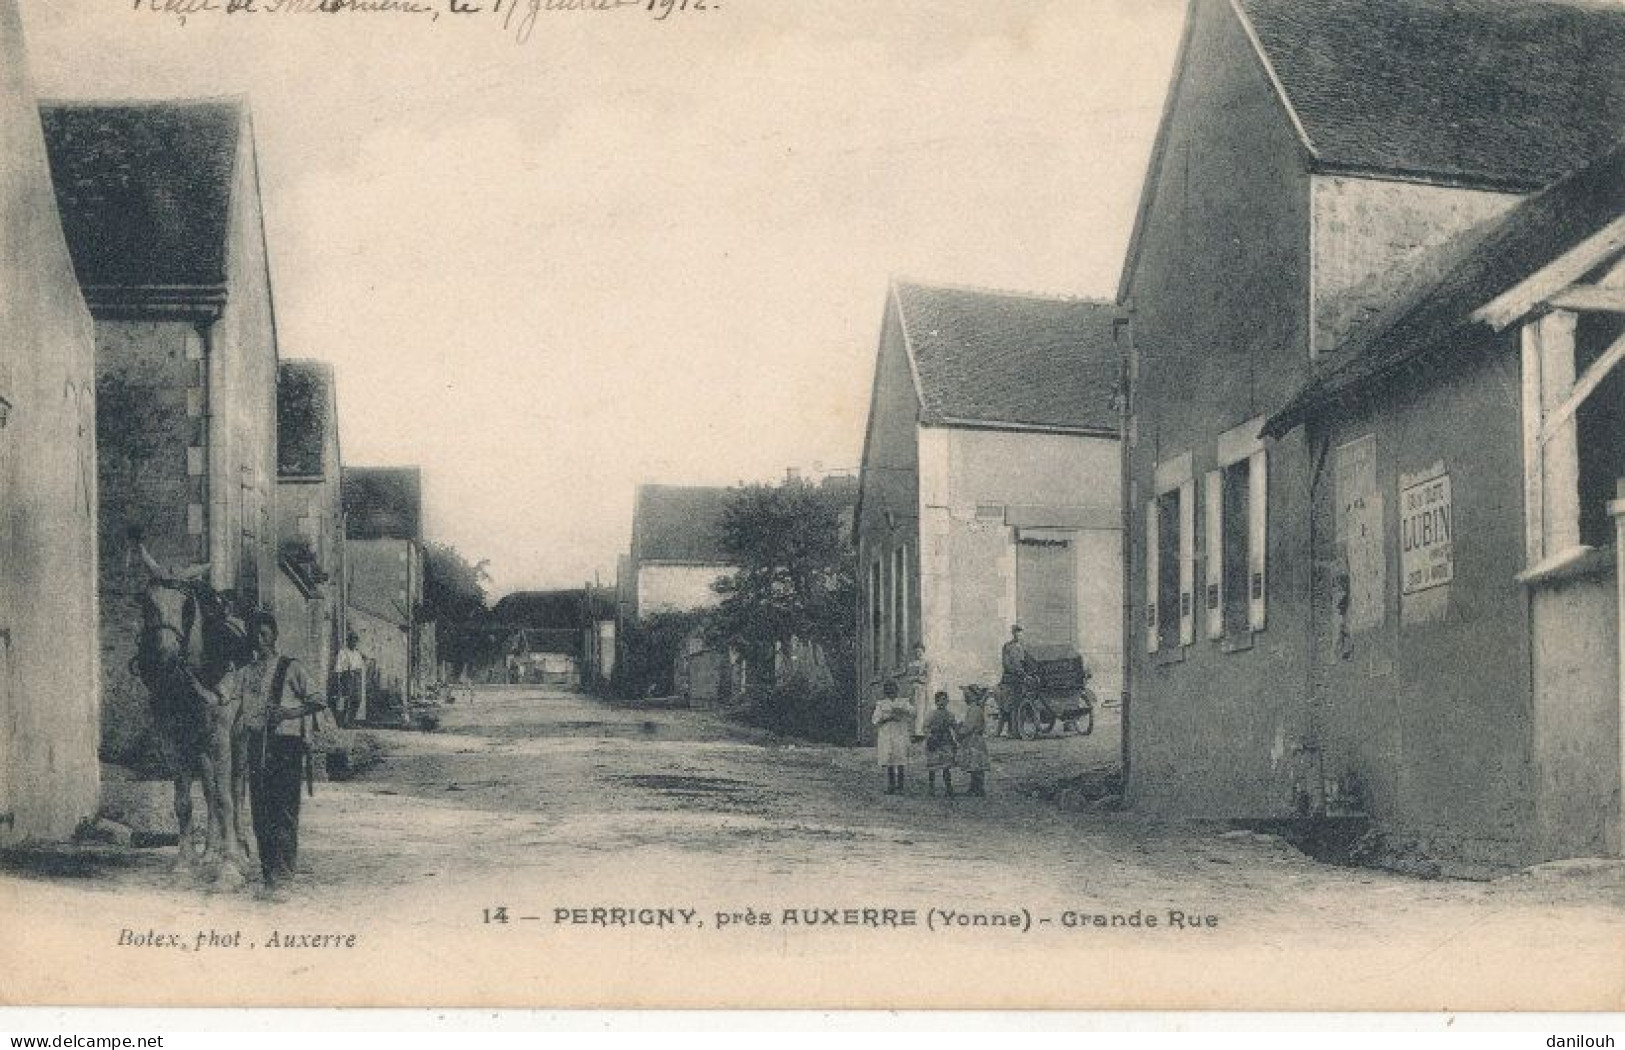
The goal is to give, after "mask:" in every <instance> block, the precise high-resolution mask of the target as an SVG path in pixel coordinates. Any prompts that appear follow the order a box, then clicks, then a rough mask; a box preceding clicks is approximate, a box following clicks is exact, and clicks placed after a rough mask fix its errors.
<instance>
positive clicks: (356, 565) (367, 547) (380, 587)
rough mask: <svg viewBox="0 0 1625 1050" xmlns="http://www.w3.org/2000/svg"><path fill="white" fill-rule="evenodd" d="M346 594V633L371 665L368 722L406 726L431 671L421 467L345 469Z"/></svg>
mask: <svg viewBox="0 0 1625 1050" xmlns="http://www.w3.org/2000/svg"><path fill="white" fill-rule="evenodd" d="M342 485H343V489H342V499H343V506H344V530H345V531H344V534H345V542H344V560H345V573H346V578H345V593H346V601H347V603H348V607H347V609H346V618H347V621H348V624H347V626H348V629H349V630H351V631H354V632H355V633H356V634H357V635H359V636H360V638H361V645H360V648H361V654H362V655H363V656H364V657H365V658H366V661H367V701H368V709H367V711H366V715H365V717H366V718H367V720H369V721H396V722H399V721H405V720H406V718H407V714H408V710H409V703H410V699H411V698H412V697H413V696H415V695H416V694H417V691H418V690H419V689H421V688H422V685H423V682H424V681H425V679H426V678H427V677H429V676H431V675H432V671H425V669H424V668H423V666H422V661H423V659H424V657H425V656H426V655H427V654H426V652H425V649H424V647H425V642H424V640H423V635H424V634H425V633H426V632H425V629H424V628H425V626H426V625H424V624H422V623H420V616H419V613H420V608H421V606H422V603H423V526H422V522H423V503H422V500H423V480H422V476H421V474H420V472H419V470H418V468H417V467H345V468H343V482H342Z"/></svg>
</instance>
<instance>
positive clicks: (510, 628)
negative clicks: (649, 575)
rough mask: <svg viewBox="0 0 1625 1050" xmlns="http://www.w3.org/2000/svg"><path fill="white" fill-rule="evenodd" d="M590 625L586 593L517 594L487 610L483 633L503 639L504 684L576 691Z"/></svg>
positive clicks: (590, 637)
mask: <svg viewBox="0 0 1625 1050" xmlns="http://www.w3.org/2000/svg"><path fill="white" fill-rule="evenodd" d="M592 623H593V621H592V618H591V614H590V609H589V606H588V604H587V591H586V590H584V589H580V588H578V589H574V590H558V591H515V592H513V593H512V594H507V595H504V596H503V597H502V598H501V599H499V600H498V601H497V603H496V605H495V606H493V607H492V608H491V614H490V616H489V617H488V618H487V621H486V629H487V630H490V629H495V630H497V631H499V632H500V633H501V635H502V637H503V639H504V641H503V644H502V656H503V660H504V667H505V677H506V679H507V680H508V681H510V682H514V683H521V682H523V683H540V684H544V685H554V686H559V687H561V688H565V689H578V688H580V687H581V685H582V682H583V677H584V675H585V673H586V665H587V655H588V652H589V646H590V645H591V641H592V633H593V632H592V630H591V628H592Z"/></svg>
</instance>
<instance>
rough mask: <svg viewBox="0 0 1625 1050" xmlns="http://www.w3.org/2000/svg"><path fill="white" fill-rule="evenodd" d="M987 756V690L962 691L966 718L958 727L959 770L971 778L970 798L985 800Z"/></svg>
mask: <svg viewBox="0 0 1625 1050" xmlns="http://www.w3.org/2000/svg"><path fill="white" fill-rule="evenodd" d="M992 766H993V763H992V762H991V761H990V760H989V759H988V754H987V690H985V689H983V688H981V687H980V686H966V687H965V718H964V720H963V721H961V722H960V723H959V768H960V769H963V770H964V771H965V772H967V773H969V774H970V790H969V791H967V792H965V794H967V795H970V796H971V797H972V798H986V797H987V791H986V789H985V788H984V787H983V784H982V778H983V777H985V776H986V775H987V771H988V770H989V769H990V768H992Z"/></svg>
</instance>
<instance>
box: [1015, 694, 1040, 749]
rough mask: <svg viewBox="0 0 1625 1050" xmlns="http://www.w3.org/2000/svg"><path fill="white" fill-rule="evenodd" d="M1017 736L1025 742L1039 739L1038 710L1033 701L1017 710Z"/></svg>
mask: <svg viewBox="0 0 1625 1050" xmlns="http://www.w3.org/2000/svg"><path fill="white" fill-rule="evenodd" d="M1016 735H1017V736H1019V737H1021V739H1023V740H1037V739H1038V709H1037V708H1035V707H1033V705H1032V702H1031V701H1028V702H1026V703H1024V704H1022V705H1021V706H1020V707H1019V708H1017V709H1016Z"/></svg>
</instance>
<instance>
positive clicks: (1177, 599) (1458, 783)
mask: <svg viewBox="0 0 1625 1050" xmlns="http://www.w3.org/2000/svg"><path fill="white" fill-rule="evenodd" d="M1621 112H1625V12H1622V11H1621V10H1620V9H1619V8H1617V7H1613V8H1610V7H1607V6H1605V5H1591V4H1582V3H1561V2H1554V3H1542V4H1521V5H1520V4H1484V5H1475V6H1471V7H1463V6H1461V5H1458V4H1454V3H1448V2H1446V0H1407V2H1405V3H1402V4H1401V3H1381V4H1371V3H1368V2H1364V0H1193V2H1192V3H1191V5H1190V8H1189V12H1188V15H1187V22H1186V27H1185V35H1184V39H1183V41H1182V44H1181V47H1180V54H1179V57H1178V59H1177V61H1176V67H1175V72H1174V78H1173V83H1172V85H1171V87H1170V92H1169V96H1168V100H1167V104H1166V108H1165V112H1164V115H1163V120H1162V125H1161V128H1160V129H1159V132H1158V135H1157V140H1156V144H1155V146H1154V149H1153V154H1152V159H1151V165H1150V171H1149V173H1148V175H1147V180H1146V183H1145V188H1144V192H1143V194H1142V197H1141V202H1140V208H1139V212H1138V215H1137V218H1136V224H1135V229H1134V233H1133V236H1132V239H1131V242H1130V248H1129V253H1128V258H1127V260H1126V262H1125V266H1124V271H1123V277H1122V282H1121V285H1120V288H1119V299H1120V301H1121V302H1122V303H1124V304H1125V305H1126V306H1128V307H1130V308H1131V310H1132V336H1131V340H1130V345H1129V348H1128V370H1129V375H1130V380H1131V389H1132V400H1131V404H1130V407H1129V418H1128V423H1127V426H1126V431H1125V433H1126V439H1127V440H1126V446H1127V447H1126V448H1125V463H1126V471H1127V475H1128V482H1129V503H1128V513H1127V517H1128V521H1129V533H1128V534H1129V535H1130V536H1131V537H1132V538H1133V544H1132V545H1133V557H1132V558H1131V559H1130V562H1129V602H1130V604H1129V615H1128V624H1129V632H1130V644H1129V650H1130V652H1131V654H1132V666H1131V667H1130V706H1129V709H1128V712H1127V715H1126V718H1125V726H1126V729H1125V732H1126V735H1127V745H1126V754H1127V758H1128V793H1129V795H1128V797H1129V801H1130V803H1131V804H1132V805H1134V806H1136V807H1138V808H1141V809H1143V810H1147V811H1151V812H1163V813H1173V814H1180V815H1187V816H1201V817H1227V818H1251V819H1270V818H1282V817H1292V816H1305V815H1316V814H1319V815H1326V816H1337V815H1340V814H1348V815H1360V816H1369V817H1370V818H1372V819H1373V820H1375V822H1376V824H1377V827H1378V828H1379V829H1381V830H1383V831H1384V832H1386V833H1388V834H1390V835H1393V836H1395V837H1404V838H1407V839H1408V840H1409V841H1411V842H1412V843H1414V844H1416V845H1418V847H1419V848H1421V849H1424V850H1427V851H1429V852H1431V853H1434V854H1436V855H1438V856H1442V857H1455V858H1460V859H1461V860H1462V861H1463V862H1471V861H1474V860H1482V861H1484V862H1487V863H1492V862H1495V861H1498V860H1518V859H1522V858H1524V857H1527V856H1530V855H1531V849H1530V847H1529V844H1530V842H1531V839H1530V837H1529V830H1530V824H1529V819H1528V811H1529V808H1530V800H1531V798H1532V790H1531V783H1532V782H1531V780H1530V777H1531V776H1532V775H1533V770H1532V767H1531V766H1530V765H1529V754H1528V749H1527V748H1525V749H1522V750H1521V751H1520V750H1519V749H1517V748H1515V747H1513V746H1512V745H1511V744H1509V742H1508V741H1509V736H1508V734H1509V732H1510V733H1512V734H1514V735H1515V734H1516V733H1517V732H1518V731H1519V730H1518V729H1516V728H1515V727H1516V726H1517V725H1518V724H1522V725H1524V726H1525V727H1528V726H1529V725H1531V724H1532V721H1531V714H1530V699H1529V693H1528V689H1527V687H1525V688H1524V689H1521V690H1519V689H1505V690H1502V689H1499V688H1497V686H1498V685H1499V684H1501V683H1506V682H1510V681H1511V680H1512V679H1513V678H1515V677H1516V673H1515V668H1516V666H1517V665H1518V663H1519V661H1520V660H1522V661H1525V666H1526V668H1527V659H1528V656H1527V644H1525V646H1524V647H1523V650H1522V655H1520V652H1521V650H1520V647H1519V646H1518V645H1517V644H1515V643H1514V639H1516V638H1517V637H1519V636H1520V633H1521V635H1522V636H1523V637H1525V638H1527V637H1528V632H1527V630H1523V628H1522V627H1520V625H1521V624H1523V623H1524V617H1525V616H1526V615H1527V613H1526V612H1523V611H1521V610H1523V609H1524V607H1525V606H1526V605H1527V604H1528V601H1529V600H1530V599H1529V595H1531V594H1534V593H1535V592H1534V591H1529V592H1525V591H1523V590H1521V589H1520V587H1519V585H1518V584H1517V583H1516V581H1514V580H1513V579H1512V578H1511V576H1510V575H1508V576H1507V577H1506V578H1505V579H1502V578H1499V577H1495V576H1494V574H1493V571H1492V570H1490V569H1489V568H1488V567H1487V566H1481V565H1480V564H1478V559H1479V558H1481V557H1503V556H1506V557H1507V558H1508V560H1507V561H1506V565H1507V566H1510V565H1511V564H1512V562H1511V560H1510V556H1508V555H1505V554H1504V551H1505V549H1506V539H1507V537H1508V536H1516V535H1517V534H1518V530H1519V528H1520V525H1521V522H1522V521H1523V513H1522V511H1521V509H1520V508H1521V505H1522V496H1521V490H1522V482H1521V481H1520V480H1518V479H1519V470H1520V467H1519V458H1518V457H1519V456H1520V454H1521V452H1520V450H1521V449H1522V448H1523V445H1522V438H1521V437H1520V438H1519V441H1518V442H1516V443H1514V444H1513V445H1510V446H1508V445H1506V444H1505V443H1504V442H1503V441H1502V440H1501V435H1500V434H1499V433H1498V432H1499V431H1501V430H1505V429H1507V428H1511V430H1512V432H1515V433H1519V434H1521V429H1520V428H1521V426H1522V424H1521V423H1518V422H1517V421H1516V416H1517V412H1516V404H1517V399H1518V390H1519V378H1518V372H1517V370H1516V368H1514V370H1513V371H1511V372H1508V373H1503V375H1502V379H1503V380H1505V382H1504V383H1503V382H1498V381H1494V380H1490V379H1486V378H1485V377H1486V376H1487V375H1488V374H1489V373H1487V372H1484V371H1483V368H1486V367H1491V366H1488V365H1482V366H1480V365H1475V366H1474V367H1473V368H1471V369H1464V370H1463V371H1462V374H1460V375H1458V376H1455V377H1452V378H1450V379H1449V380H1448V381H1437V382H1434V385H1432V386H1428V387H1424V386H1422V385H1421V384H1420V383H1418V384H1417V385H1416V386H1415V388H1414V389H1413V390H1412V391H1411V392H1409V393H1401V392H1394V393H1392V394H1390V395H1384V396H1385V397H1391V398H1392V400H1390V401H1388V402H1385V403H1382V404H1374V405H1373V406H1371V408H1370V409H1369V412H1370V415H1369V417H1368V418H1366V419H1364V420H1363V421H1362V420H1361V418H1359V417H1360V413H1359V412H1358V411H1351V412H1350V416H1351V418H1349V419H1347V420H1343V421H1339V422H1337V423H1333V422H1331V421H1329V420H1328V421H1327V423H1326V425H1324V426H1320V425H1317V426H1312V427H1297V428H1293V429H1290V430H1288V429H1284V428H1283V427H1281V426H1276V427H1273V428H1271V429H1270V431H1269V433H1268V434H1264V433H1262V431H1263V430H1264V424H1265V422H1266V421H1267V420H1268V419H1269V418H1270V417H1271V416H1273V415H1275V414H1276V413H1278V412H1280V411H1281V410H1282V409H1283V408H1284V407H1285V406H1287V405H1288V404H1289V403H1290V402H1291V401H1292V400H1293V398H1294V397H1295V396H1297V395H1298V393H1299V391H1300V390H1301V389H1302V388H1303V387H1304V386H1305V384H1306V383H1307V382H1309V381H1310V379H1311V378H1312V377H1313V376H1316V375H1318V374H1319V373H1320V372H1321V371H1322V370H1323V369H1326V368H1328V367H1332V366H1333V363H1334V362H1335V361H1337V360H1340V357H1341V354H1340V349H1339V348H1341V347H1343V346H1344V345H1345V343H1346V341H1347V339H1348V337H1349V334H1350V333H1351V332H1354V331H1358V330H1362V329H1364V328H1366V327H1367V326H1368V325H1370V324H1371V323H1373V320H1374V318H1377V317H1379V316H1381V315H1383V314H1384V312H1385V311H1387V310H1389V309H1391V308H1392V307H1393V304H1394V303H1395V302H1396V301H1399V300H1402V299H1405V298H1406V297H1407V296H1409V295H1412V294H1414V292H1415V289H1416V288H1417V286H1418V285H1421V284H1425V283H1426V282H1427V281H1428V280H1429V279H1430V277H1433V276H1436V275H1437V274H1438V273H1440V272H1441V268H1442V267H1445V266H1447V265H1449V264H1450V262H1451V261H1452V260H1453V259H1457V258H1459V257H1460V256H1461V254H1462V253H1464V252H1466V251H1467V250H1468V246H1469V245H1470V243H1471V242H1472V238H1473V236H1474V235H1473V234H1472V233H1469V232H1468V231H1473V230H1475V229H1476V230H1484V229H1489V228H1491V227H1489V226H1486V225H1485V224H1487V223H1493V222H1494V221H1496V220H1498V219H1501V218H1503V217H1505V216H1507V214H1508V213H1509V212H1510V211H1511V210H1512V209H1513V208H1514V207H1515V206H1516V205H1517V204H1518V202H1519V201H1520V200H1521V199H1523V198H1524V197H1525V196H1526V195H1528V194H1529V193H1532V192H1535V191H1537V190H1539V189H1541V188H1542V187H1544V186H1547V185H1549V184H1550V183H1552V182H1553V181H1555V180H1556V179H1558V178H1560V177H1562V176H1563V175H1564V174H1565V173H1567V172H1570V171H1573V170H1574V169H1577V168H1579V167H1581V166H1583V165H1584V164H1585V163H1586V162H1587V161H1589V160H1591V159H1592V158H1595V157H1597V156H1599V155H1600V154H1602V153H1604V152H1605V151H1606V150H1608V149H1609V148H1610V146H1611V145H1612V138H1613V136H1615V135H1617V134H1618V130H1619V120H1618V116H1619V114H1620V113H1621ZM1464 235H1465V236H1464ZM1537 254H1538V253H1537ZM1529 265H1530V266H1531V268H1538V267H1539V265H1540V261H1539V260H1533V261H1530V263H1529ZM1491 358H1496V355H1488V357H1486V359H1485V360H1486V361H1487V360H1489V359H1491ZM1497 359H1498V358H1497ZM1504 363H1505V362H1504V361H1503V364H1504ZM1513 363H1514V365H1516V361H1515V360H1514V362H1513ZM1475 384H1476V385H1475ZM1424 396H1426V397H1428V398H1431V399H1432V400H1431V402H1430V403H1429V404H1428V405H1426V406H1421V405H1419V404H1417V403H1415V402H1412V401H1408V400H1407V398H1412V397H1414V398H1422V397H1424ZM1509 397H1510V398H1512V399H1513V401H1512V402H1511V408H1512V412H1511V415H1509V414H1508V407H1509V403H1508V401H1507V398H1509ZM1402 420H1403V422H1402ZM1362 426H1363V427H1364V428H1365V432H1360V428H1361V427H1362ZM1395 428H1398V429H1395ZM1367 432H1368V433H1369V435H1370V436H1372V437H1373V439H1374V442H1375V445H1374V447H1373V445H1371V444H1362V443H1361V440H1362V439H1363V438H1364V437H1365V436H1366V434H1367ZM1334 439H1335V443H1336V444H1335V447H1334V444H1329V443H1330V442H1334ZM1344 446H1351V447H1344ZM1501 456H1505V457H1508V458H1506V459H1505V460H1504V461H1502V460H1500V459H1498V458H1494V457H1501ZM1441 481H1442V484H1439V482H1441ZM1430 485H1431V486H1433V487H1432V488H1429V486H1430ZM1429 492H1432V493H1435V494H1439V493H1443V494H1444V499H1445V500H1446V502H1451V505H1452V506H1453V512H1454V514H1455V516H1456V518H1457V520H1471V521H1473V522H1474V528H1475V530H1477V533H1476V535H1475V537H1474V541H1475V542H1474V549H1473V553H1472V554H1471V555H1470V556H1469V555H1468V554H1467V547H1466V546H1465V545H1463V543H1462V540H1463V539H1464V538H1463V537H1461V536H1460V535H1459V534H1457V544H1456V549H1457V550H1458V551H1459V552H1460V557H1461V559H1462V560H1460V561H1458V562H1457V563H1456V564H1455V566H1454V570H1453V571H1454V572H1455V573H1457V574H1458V575H1457V576H1456V581H1455V582H1453V583H1452V584H1451V585H1450V586H1449V587H1448V588H1445V587H1442V586H1440V587H1424V588H1423V589H1422V591H1419V592H1415V593H1411V592H1409V591H1404V590H1400V589H1401V588H1405V587H1410V586H1412V585H1411V584H1407V583H1406V582H1405V580H1404V579H1402V578H1401V577H1402V572H1409V571H1416V572H1423V573H1432V572H1433V571H1434V569H1433V568H1428V569H1426V570H1424V569H1423V568H1422V567H1421V566H1420V565H1419V564H1415V563H1413V562H1414V560H1413V559H1412V558H1411V557H1409V556H1407V557H1406V558H1401V557H1400V553H1401V552H1400V551H1399V548H1398V545H1390V544H1389V543H1388V542H1387V541H1388V539H1389V538H1391V534H1392V531H1393V529H1394V528H1397V527H1399V526H1397V525H1395V522H1396V521H1398V520H1399V518H1398V516H1399V515H1400V514H1401V513H1402V510H1403V506H1404V502H1405V501H1406V500H1408V499H1416V498H1420V499H1422V500H1423V501H1424V502H1425V501H1426V500H1427V499H1428V498H1429V496H1428V495H1427V493H1429ZM1339 493H1341V495H1339ZM1418 493H1422V495H1421V496H1418ZM1379 497H1380V498H1379ZM1345 498H1347V499H1348V500H1351V501H1352V504H1351V506H1350V507H1348V508H1345V509H1344V510H1343V511H1341V512H1339V511H1337V510H1336V508H1335V507H1334V503H1335V501H1338V500H1343V499H1345ZM1452 501H1453V502H1452ZM1353 504H1358V506H1354V505H1353ZM1447 513H1448V512H1447ZM1351 533H1352V535H1353V536H1354V537H1356V538H1357V541H1356V539H1351ZM1379 539H1380V540H1381V545H1380V546H1379ZM1520 544H1521V540H1520ZM1428 546H1431V547H1433V548H1434V549H1435V550H1437V541H1436V539H1435V541H1434V542H1433V543H1431V544H1428ZM1495 551H1503V553H1502V554H1492V553H1490V552H1495ZM1439 556H1440V557H1442V555H1439ZM1469 557H1470V559H1471V561H1470V562H1469V560H1468V559H1469ZM1350 561H1357V562H1359V563H1360V566H1359V567H1358V568H1352V569H1351V567H1350V565H1349V562H1350ZM1518 561H1519V563H1522V562H1523V559H1521V558H1520V559H1518ZM1441 571H1442V572H1444V573H1446V574H1448V573H1449V572H1450V571H1452V570H1450V569H1443V570H1441ZM1440 582H1442V580H1441V581H1440ZM1396 591H1397V593H1393V592H1396ZM1427 591H1431V592H1432V593H1424V592H1427ZM1402 595H1403V596H1404V597H1403V600H1402V597H1401V596H1402ZM1424 609H1425V610H1426V611H1425V612H1424ZM1452 625H1453V626H1452ZM1468 625H1474V626H1472V627H1469V626H1468ZM1469 637H1471V638H1474V639H1477V640H1476V641H1474V642H1473V643H1472V644H1468V643H1467V639H1468V638H1469ZM1452 638H1453V639H1454V641H1450V640H1447V639H1452ZM1378 639H1383V641H1381V642H1380V643H1379V642H1378V641H1377V640H1378ZM1434 643H1437V647H1436V648H1434V647H1433V646H1434ZM1457 643H1459V644H1457ZM1351 647H1352V648H1351ZM1401 649H1403V650H1404V654H1403V655H1401V653H1400V650H1401ZM1344 651H1347V652H1348V653H1349V655H1348V657H1347V658H1345V657H1344V656H1343V655H1342V653H1343V652H1344ZM1422 661H1426V662H1427V663H1428V664H1429V667H1428V668H1427V669H1426V670H1424V669H1423V668H1422V667H1420V662H1422ZM1354 675H1358V676H1360V681H1359V683H1358V688H1356V687H1355V685H1354V682H1353V680H1352V678H1351V677H1350V676H1354ZM1355 693H1360V694H1361V695H1362V697H1363V699H1362V700H1361V702H1360V704H1359V705H1357V706H1351V705H1352V701H1350V702H1349V703H1348V704H1345V705H1344V706H1343V707H1342V708H1341V709H1339V710H1335V711H1334V710H1333V709H1334V707H1337V705H1339V704H1341V703H1344V700H1340V699H1339V698H1345V699H1346V698H1347V697H1350V696H1352V695H1354V694H1355ZM1588 702H1589V701H1588ZM1509 720H1510V722H1511V723H1512V726H1513V727H1514V728H1510V729H1509V727H1508V725H1507V723H1508V721H1509ZM1594 728H1595V731H1597V732H1602V731H1603V729H1604V727H1603V726H1602V725H1600V724H1599V725H1597V726H1596V727H1594ZM1525 731H1527V728H1526V730H1525ZM1355 738H1358V740H1356V739H1355ZM1475 763H1476V764H1477V767H1478V768H1473V767H1474V765H1475Z"/></svg>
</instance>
